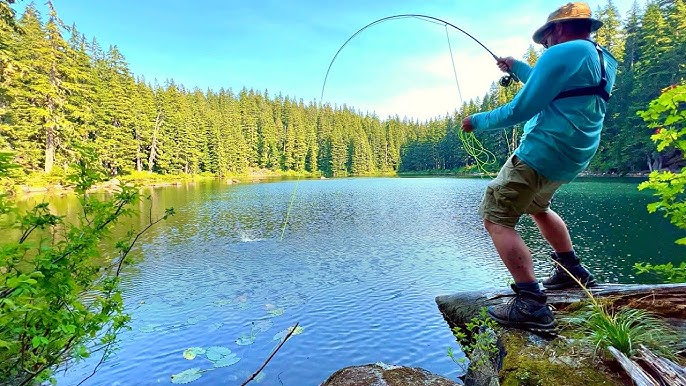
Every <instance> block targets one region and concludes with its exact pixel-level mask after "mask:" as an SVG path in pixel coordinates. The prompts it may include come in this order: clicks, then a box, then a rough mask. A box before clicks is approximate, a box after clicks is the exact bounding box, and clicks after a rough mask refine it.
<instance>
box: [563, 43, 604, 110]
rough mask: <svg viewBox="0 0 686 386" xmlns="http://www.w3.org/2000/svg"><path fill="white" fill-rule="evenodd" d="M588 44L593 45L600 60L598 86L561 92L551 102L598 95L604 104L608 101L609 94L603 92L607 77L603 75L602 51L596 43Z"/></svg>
mask: <svg viewBox="0 0 686 386" xmlns="http://www.w3.org/2000/svg"><path fill="white" fill-rule="evenodd" d="M589 41H590V40H589ZM590 42H591V43H593V44H594V45H595V49H596V51H598V57H599V58H600V84H598V85H597V86H588V87H581V88H575V89H572V90H567V91H562V92H561V93H559V94H557V96H556V97H555V99H553V100H558V99H562V98H570V97H575V96H582V95H599V96H600V97H601V98H603V100H604V101H605V102H607V101H609V100H610V94H609V93H608V92H607V91H606V90H605V86H607V75H606V73H605V61H604V60H603V50H602V49H601V48H600V46H599V45H598V43H596V42H593V41H590Z"/></svg>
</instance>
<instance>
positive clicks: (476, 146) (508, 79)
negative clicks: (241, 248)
mask: <svg viewBox="0 0 686 386" xmlns="http://www.w3.org/2000/svg"><path fill="white" fill-rule="evenodd" d="M406 18H414V19H419V20H422V21H425V22H429V23H433V24H438V25H442V26H444V27H445V33H446V37H447V39H448V48H449V50H450V60H451V62H452V66H453V75H454V76H455V84H456V86H457V91H458V94H459V97H460V101H461V103H462V104H464V102H463V101H462V91H461V90H460V83H459V82H458V79H457V70H456V67H455V59H454V57H453V52H452V46H451V44H450V36H449V34H448V27H449V26H450V27H452V28H454V29H456V30H458V31H460V32H462V33H463V34H465V35H467V36H468V37H469V38H471V39H472V40H474V41H475V42H476V43H477V44H479V45H480V46H481V47H482V48H483V49H485V50H486V51H487V52H488V53H489V54H490V55H491V56H492V57H493V58H494V59H495V60H496V61H498V59H499V58H498V56H497V55H496V54H494V53H493V51H491V50H490V49H488V47H486V46H485V45H484V44H483V43H481V42H480V41H479V40H478V39H477V38H475V37H474V36H472V35H471V34H470V33H469V32H467V31H465V30H463V29H462V28H460V27H458V26H456V25H455V24H452V23H450V22H447V21H445V20H443V19H439V18H437V17H433V16H428V15H422V14H414V13H412V14H400V15H393V16H387V17H382V18H381V19H377V20H374V21H372V22H371V23H369V24H367V25H365V26H364V27H362V28H360V29H358V30H357V31H355V33H354V34H352V35H351V36H350V37H349V38H348V40H346V41H345V42H344V43H343V45H341V47H340V48H339V49H338V51H336V54H335V55H334V56H333V58H332V59H331V62H330V63H329V66H328V68H327V69H326V75H324V82H323V83H322V90H321V93H320V95H319V103H320V104H321V105H323V103H324V89H325V88H326V81H327V80H328V78H329V73H330V72H331V67H332V66H333V64H334V62H335V61H336V58H337V57H338V54H340V53H341V51H342V50H343V48H345V46H346V45H348V43H349V42H350V41H351V40H353V39H354V38H355V36H357V35H359V34H360V33H361V32H362V31H364V30H366V29H367V28H369V27H372V26H374V25H376V24H380V23H383V22H386V21H390V20H395V19H406ZM516 80H518V79H517V76H516V75H515V74H513V73H512V71H508V72H507V75H505V76H503V77H502V78H501V79H500V81H499V83H500V85H501V86H503V87H506V86H509V85H510V84H511V83H512V81H516ZM458 137H459V138H460V140H461V141H462V144H463V146H464V149H465V151H466V152H467V154H469V155H470V156H471V157H472V158H474V161H475V162H476V165H477V168H478V169H479V170H480V171H482V172H484V174H486V173H488V171H487V170H486V168H485V167H486V166H489V165H491V164H493V163H495V162H496V160H495V155H494V154H493V153H492V152H490V151H489V150H488V149H486V148H485V147H484V146H483V145H482V143H481V142H480V141H479V140H478V139H477V138H476V137H475V136H474V133H465V132H464V131H462V130H458ZM483 157H485V159H484V158H483ZM299 182H300V178H298V180H297V181H296V183H295V187H294V189H293V193H292V194H291V199H290V202H289V204H288V209H287V210H286V217H285V219H284V222H283V226H282V228H281V237H280V239H279V240H283V236H284V234H285V232H286V226H287V224H288V219H289V217H290V214H291V210H292V209H293V202H294V200H295V193H296V192H297V190H298V183H299Z"/></svg>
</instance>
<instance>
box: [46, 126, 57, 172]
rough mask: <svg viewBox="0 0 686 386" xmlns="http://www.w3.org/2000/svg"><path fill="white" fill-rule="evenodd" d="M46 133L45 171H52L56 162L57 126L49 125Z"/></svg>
mask: <svg viewBox="0 0 686 386" xmlns="http://www.w3.org/2000/svg"><path fill="white" fill-rule="evenodd" d="M45 134H46V135H45V173H50V172H51V171H52V167H53V165H54V164H55V128H54V127H52V126H47V127H46V133H45Z"/></svg>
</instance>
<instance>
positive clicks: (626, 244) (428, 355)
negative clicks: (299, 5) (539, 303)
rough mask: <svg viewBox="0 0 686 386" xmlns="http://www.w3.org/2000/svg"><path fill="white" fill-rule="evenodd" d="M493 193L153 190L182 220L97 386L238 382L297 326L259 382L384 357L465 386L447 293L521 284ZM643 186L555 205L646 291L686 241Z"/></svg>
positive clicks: (151, 270) (589, 255) (145, 258)
mask: <svg viewBox="0 0 686 386" xmlns="http://www.w3.org/2000/svg"><path fill="white" fill-rule="evenodd" d="M487 183H488V180H485V179H458V178H357V179H331V180H302V181H299V182H296V181H281V182H273V183H261V184H245V185H223V184H219V183H206V184H198V185H188V186H183V187H167V188H157V189H154V190H152V191H151V197H152V200H153V202H154V205H155V211H157V212H162V211H163V210H164V208H165V207H172V206H173V207H174V208H175V209H176V211H177V213H178V214H177V215H176V216H175V217H173V218H171V219H170V220H169V221H167V222H165V223H162V224H161V225H160V226H158V227H157V228H155V229H154V230H153V231H151V232H150V233H149V234H146V235H145V237H143V238H142V240H141V241H140V243H139V248H138V250H137V251H136V253H137V254H138V257H139V259H140V263H139V264H138V265H136V266H134V267H129V268H128V269H127V271H126V272H125V278H124V282H123V287H124V295H125V299H126V307H127V309H128V311H129V312H130V313H131V315H132V318H133V322H132V323H131V327H132V329H131V331H128V332H126V333H124V334H123V335H121V339H122V342H121V345H120V347H121V348H120V350H119V351H118V352H117V353H116V355H115V356H114V357H112V358H111V359H110V360H109V361H108V362H106V363H105V364H104V365H102V366H101V368H100V369H99V370H98V372H97V374H96V375H95V376H93V377H92V378H91V379H89V380H88V381H86V382H85V383H84V384H85V385H157V384H163V385H166V384H171V375H172V374H179V373H181V372H183V371H185V370H189V369H192V368H198V369H200V370H201V371H202V372H201V375H202V377H201V378H200V379H198V380H196V381H194V382H193V383H191V384H196V385H240V384H241V383H242V382H243V381H244V380H246V379H247V378H248V377H249V376H250V375H251V374H252V373H253V372H254V371H255V370H257V368H259V367H260V365H261V364H262V363H263V361H264V360H265V359H266V358H267V356H268V355H269V354H270V353H271V351H272V350H273V349H274V348H275V346H276V345H277V344H278V339H279V337H280V336H282V335H283V331H284V330H285V329H287V328H288V327H289V326H292V325H294V324H295V323H296V322H299V324H300V326H302V327H303V330H302V333H300V334H299V335H294V336H293V337H292V338H291V339H290V340H289V341H288V342H287V343H286V344H285V345H284V346H283V348H282V349H281V350H280V351H279V353H278V354H277V355H276V356H275V357H274V358H273V359H272V360H271V362H270V363H269V364H268V365H267V367H266V368H265V370H264V378H261V380H260V383H261V384H265V385H286V386H300V385H318V384H319V383H321V382H323V381H324V380H325V379H326V378H327V377H328V376H329V375H330V374H331V373H333V372H334V371H336V370H337V369H340V368H342V367H345V366H350V365H360V364H366V363H373V362H379V361H381V362H386V363H390V364H397V365H403V366H413V367H414V366H416V367H423V368H425V369H427V370H429V371H431V372H434V373H438V374H441V375H443V376H446V377H448V378H452V379H456V378H457V376H458V375H460V373H461V371H460V369H459V368H458V366H457V365H456V364H454V363H453V362H452V361H451V359H450V358H448V357H447V356H446V350H447V348H448V347H452V348H453V349H454V350H457V348H458V346H457V344H456V343H455V341H454V338H453V337H452V335H451V332H450V330H449V329H448V327H447V324H446V323H445V322H444V321H443V319H442V317H441V315H440V313H439V312H438V309H437V308H436V306H435V303H434V298H435V296H437V295H442V294H449V293H453V292H457V291H465V290H476V289H480V288H484V287H499V286H506V283H507V281H508V278H509V275H508V274H507V271H506V270H505V268H504V266H503V265H502V264H501V262H500V260H499V258H498V257H497V254H496V253H495V250H494V248H493V246H492V244H491V242H490V239H489V237H488V235H487V234H486V232H485V230H484V229H483V227H482V225H481V221H480V219H479V218H478V216H477V214H476V208H477V206H478V204H479V201H480V198H481V195H482V192H483V190H484V189H485V187H486V184H487ZM637 184H638V181H637V180H618V179H614V180H609V181H603V180H579V181H576V182H574V183H572V184H570V185H567V186H565V187H564V188H563V190H562V191H561V192H560V193H559V194H558V196H557V197H556V200H555V203H554V208H555V209H556V210H557V211H558V213H560V215H562V216H563V218H565V219H566V220H568V224H569V227H570V231H571V233H572V235H573V237H574V241H575V246H576V249H577V250H578V251H579V252H580V255H581V256H582V257H583V258H584V259H585V263H586V264H587V265H588V266H589V267H590V268H591V269H592V271H594V273H595V274H596V276H597V277H598V278H599V279H600V280H601V281H605V282H622V283H634V282H645V281H646V280H649V279H648V278H643V277H636V275H635V274H634V271H633V269H632V266H633V263H634V262H636V261H649V262H653V263H664V262H668V261H673V262H677V261H681V260H682V257H683V255H682V253H683V250H682V249H683V248H681V247H679V246H676V245H675V244H674V240H676V239H677V238H678V237H680V236H681V235H680V232H679V231H678V230H677V229H676V228H674V227H673V226H672V225H670V224H669V222H668V221H667V220H666V219H663V218H662V217H661V216H660V215H656V214H653V215H649V214H648V213H647V211H646V209H645V206H646V204H647V203H649V202H651V201H652V197H651V196H650V192H638V191H637V189H636V186H637ZM296 187H297V190H296ZM294 191H295V196H294V201H293V205H292V207H291V210H290V213H289V221H288V224H287V226H286V228H285V232H284V236H283V239H280V236H281V232H282V225H283V222H284V218H285V217H286V214H287V211H288V208H289V202H290V200H291V197H292V195H293V194H294ZM53 204H54V205H55V207H56V208H58V210H59V209H66V210H69V207H72V206H73V203H70V202H69V200H68V199H58V200H55V202H54V203H53ZM142 209H145V207H142ZM130 221H131V223H132V224H133V225H136V226H138V225H142V224H143V223H144V222H145V218H134V219H131V220H130ZM519 228H520V230H521V231H522V234H523V237H524V238H525V240H526V241H527V242H528V243H529V245H530V247H531V249H532V251H533V252H534V254H535V260H536V269H537V274H539V275H540V276H543V275H545V274H547V273H548V271H549V270H550V269H551V264H550V263H549V262H548V261H547V256H548V254H549V252H550V250H549V248H548V247H547V246H546V245H545V243H544V242H543V241H542V239H541V238H540V236H539V234H538V231H537V230H536V228H535V226H534V225H533V223H532V222H531V220H529V219H526V220H524V221H522V222H521V224H520V225H519ZM280 333H281V334H280ZM211 346H222V347H226V348H229V349H230V350H231V351H232V352H233V354H235V355H236V356H237V358H240V360H239V361H238V362H237V363H235V364H233V365H230V366H227V367H218V368H215V367H214V365H213V363H212V362H211V361H209V360H208V359H207V358H206V357H205V356H203V355H199V356H198V357H196V358H195V359H193V360H187V359H184V357H183V352H184V350H185V349H188V348H191V347H202V348H205V349H207V348H209V347H211ZM98 359H99V358H95V359H94V360H93V359H92V360H87V361H85V362H83V363H80V364H75V365H73V366H72V367H71V368H70V369H69V370H68V371H66V372H63V373H60V374H59V377H58V384H61V385H72V384H76V383H78V382H79V381H81V380H82V379H83V378H84V377H85V376H87V375H89V374H90V373H91V371H92V369H93V367H94V366H95V364H96V363H97V360H98ZM204 370H207V371H204Z"/></svg>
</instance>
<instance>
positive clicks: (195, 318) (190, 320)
mask: <svg viewBox="0 0 686 386" xmlns="http://www.w3.org/2000/svg"><path fill="white" fill-rule="evenodd" d="M203 320H207V316H205V315H198V316H191V317H190V318H188V320H186V323H187V324H198V323H199V322H201V321H203Z"/></svg>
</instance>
